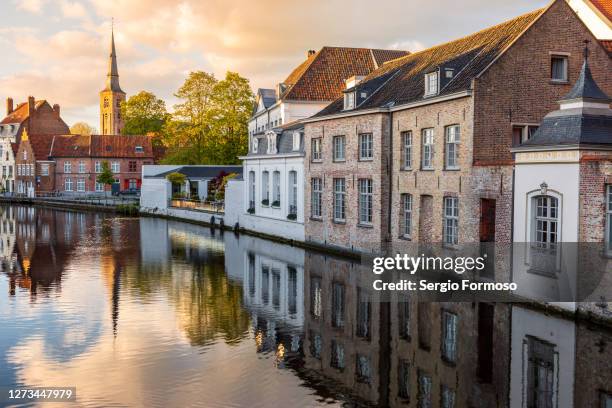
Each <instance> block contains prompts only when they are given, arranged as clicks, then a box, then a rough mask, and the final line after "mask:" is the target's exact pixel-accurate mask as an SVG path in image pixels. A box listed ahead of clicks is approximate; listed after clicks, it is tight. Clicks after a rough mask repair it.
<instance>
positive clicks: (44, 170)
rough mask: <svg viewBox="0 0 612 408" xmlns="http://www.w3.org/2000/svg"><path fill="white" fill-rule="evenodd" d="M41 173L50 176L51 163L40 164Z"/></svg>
mask: <svg viewBox="0 0 612 408" xmlns="http://www.w3.org/2000/svg"><path fill="white" fill-rule="evenodd" d="M40 175H41V176H48V175H49V163H41V164H40Z"/></svg>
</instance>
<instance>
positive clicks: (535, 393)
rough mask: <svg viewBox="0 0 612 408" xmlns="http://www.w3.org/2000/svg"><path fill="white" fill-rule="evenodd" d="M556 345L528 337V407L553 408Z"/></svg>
mask: <svg viewBox="0 0 612 408" xmlns="http://www.w3.org/2000/svg"><path fill="white" fill-rule="evenodd" d="M554 357H555V349H554V345H552V344H550V343H548V342H545V341H542V340H540V339H537V338H535V337H527V406H528V407H533V408H552V407H553V406H554V404H553V394H554V391H553V389H554V383H555V363H554Z"/></svg>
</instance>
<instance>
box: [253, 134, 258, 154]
mask: <svg viewBox="0 0 612 408" xmlns="http://www.w3.org/2000/svg"><path fill="white" fill-rule="evenodd" d="M258 147H259V139H258V138H256V137H254V138H253V153H257V148H258Z"/></svg>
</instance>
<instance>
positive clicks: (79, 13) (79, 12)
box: [59, 0, 89, 19]
mask: <svg viewBox="0 0 612 408" xmlns="http://www.w3.org/2000/svg"><path fill="white" fill-rule="evenodd" d="M59 5H60V8H61V10H62V14H63V15H64V17H66V18H74V19H87V18H88V17H89V15H88V14H87V10H85V6H83V4H82V3H78V2H76V1H69V0H61V1H60V3H59Z"/></svg>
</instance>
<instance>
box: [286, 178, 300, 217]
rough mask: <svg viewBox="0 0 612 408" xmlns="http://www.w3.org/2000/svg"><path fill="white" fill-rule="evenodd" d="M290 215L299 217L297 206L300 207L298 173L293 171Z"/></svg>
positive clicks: (290, 183) (290, 187) (289, 186)
mask: <svg viewBox="0 0 612 408" xmlns="http://www.w3.org/2000/svg"><path fill="white" fill-rule="evenodd" d="M288 184H289V185H288V189H289V215H295V216H297V205H298V182H297V171H295V170H291V171H290V172H289V182H288Z"/></svg>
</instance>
